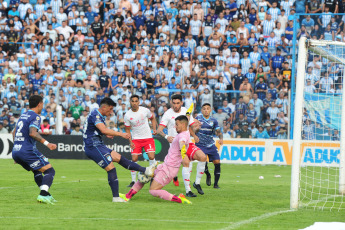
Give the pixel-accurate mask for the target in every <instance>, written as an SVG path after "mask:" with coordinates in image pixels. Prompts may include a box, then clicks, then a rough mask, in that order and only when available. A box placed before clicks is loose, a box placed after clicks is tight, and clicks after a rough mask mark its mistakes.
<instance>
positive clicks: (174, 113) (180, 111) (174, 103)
mask: <svg viewBox="0 0 345 230" xmlns="http://www.w3.org/2000/svg"><path fill="white" fill-rule="evenodd" d="M182 104H183V102H182V96H181V95H180V94H175V95H173V96H171V108H170V109H168V110H167V111H166V112H165V113H164V115H163V117H162V120H161V122H160V124H159V127H158V130H157V133H158V134H160V135H161V136H163V137H165V138H166V139H167V140H168V142H169V143H172V141H173V140H174V137H175V136H176V135H177V132H176V128H175V118H176V117H178V116H180V115H186V114H188V117H189V132H190V134H191V136H192V137H193V138H194V140H195V142H198V141H199V138H198V137H197V136H196V135H195V133H194V131H193V128H195V126H196V124H194V123H195V122H194V119H193V116H190V115H191V114H192V112H193V106H191V107H190V108H189V109H187V108H185V107H182ZM165 127H166V128H167V129H168V135H165V134H164V132H163V129H164V128H165ZM197 149H198V148H195V145H194V143H190V145H189V149H188V151H187V152H188V153H190V154H192V155H194V154H195V152H196V151H197ZM205 159H206V158H205ZM199 163H200V162H199ZM199 163H198V166H197V168H198V169H201V168H202V167H203V166H202V164H203V163H200V164H199ZM182 165H183V168H182V177H183V183H184V186H185V189H186V196H187V197H196V195H195V194H194V193H193V192H192V191H191V189H190V173H191V171H192V162H191V161H190V160H189V159H188V158H185V160H183V162H182ZM204 165H205V163H204ZM203 172H204V169H202V170H201V173H203ZM199 176H200V178H201V176H202V174H199V173H197V177H199ZM197 180H198V179H197ZM174 184H175V186H178V185H179V183H178V180H177V176H176V177H175V178H174ZM199 184H200V183H199ZM199 191H202V190H201V188H200V190H198V192H199ZM199 193H200V192H199ZM200 194H203V192H201V193H200Z"/></svg>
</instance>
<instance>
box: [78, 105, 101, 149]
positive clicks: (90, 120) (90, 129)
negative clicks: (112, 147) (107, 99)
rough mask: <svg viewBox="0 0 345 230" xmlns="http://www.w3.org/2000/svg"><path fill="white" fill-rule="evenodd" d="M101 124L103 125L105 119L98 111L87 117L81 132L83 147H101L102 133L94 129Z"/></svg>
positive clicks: (95, 110)
mask: <svg viewBox="0 0 345 230" xmlns="http://www.w3.org/2000/svg"><path fill="white" fill-rule="evenodd" d="M99 123H103V124H104V125H105V117H104V116H103V115H102V114H101V113H100V112H99V111H98V109H94V110H93V111H92V112H91V113H90V114H89V116H88V117H87V119H86V121H85V124H84V130H83V141H84V146H86V147H93V146H97V145H102V144H103V140H102V135H103V134H102V133H101V131H99V129H98V128H97V127H96V125H97V124H99Z"/></svg>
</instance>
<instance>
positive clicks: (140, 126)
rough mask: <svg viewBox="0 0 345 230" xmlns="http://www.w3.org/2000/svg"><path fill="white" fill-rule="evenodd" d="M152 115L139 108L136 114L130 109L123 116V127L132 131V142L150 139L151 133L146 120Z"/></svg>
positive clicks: (143, 108) (145, 109)
mask: <svg viewBox="0 0 345 230" xmlns="http://www.w3.org/2000/svg"><path fill="white" fill-rule="evenodd" d="M152 117H153V114H152V113H151V111H150V110H149V109H147V108H145V107H142V106H139V109H138V111H137V112H133V111H132V109H130V110H129V111H128V112H127V113H126V114H125V118H124V120H125V126H126V127H131V129H132V140H137V139H148V138H152V133H151V129H150V125H149V122H148V119H150V118H152Z"/></svg>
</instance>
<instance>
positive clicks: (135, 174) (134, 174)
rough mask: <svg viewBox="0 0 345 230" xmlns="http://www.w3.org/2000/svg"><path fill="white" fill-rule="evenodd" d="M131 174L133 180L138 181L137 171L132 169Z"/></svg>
mask: <svg viewBox="0 0 345 230" xmlns="http://www.w3.org/2000/svg"><path fill="white" fill-rule="evenodd" d="M131 176H132V181H134V182H135V181H137V172H136V171H131Z"/></svg>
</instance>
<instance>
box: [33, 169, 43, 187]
mask: <svg viewBox="0 0 345 230" xmlns="http://www.w3.org/2000/svg"><path fill="white" fill-rule="evenodd" d="M33 173H34V179H35V182H36V184H37V186H38V187H41V185H42V180H43V174H42V172H40V171H37V170H35V171H33Z"/></svg>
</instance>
